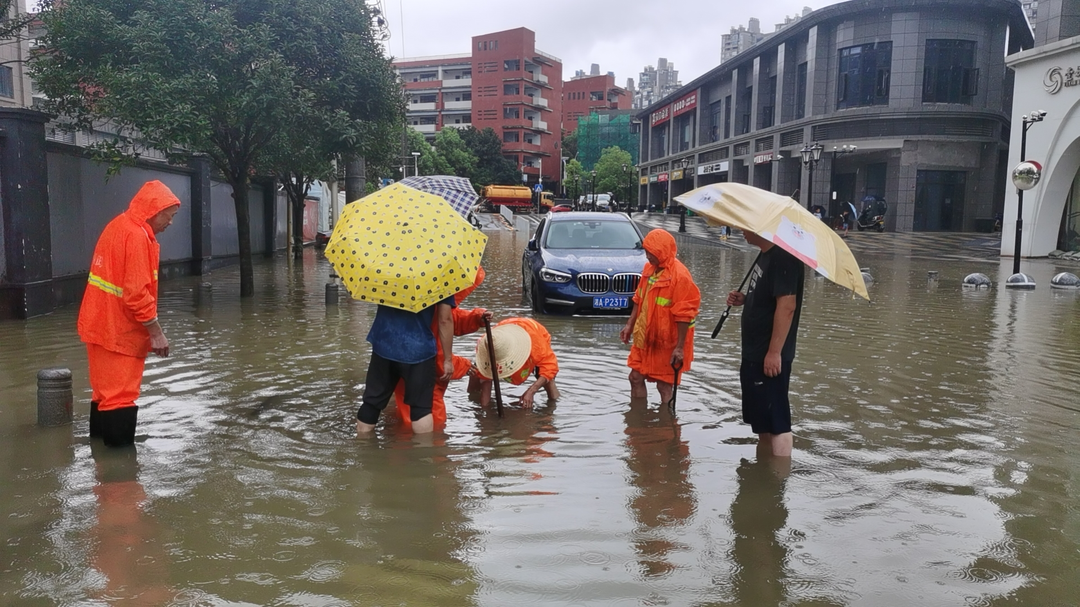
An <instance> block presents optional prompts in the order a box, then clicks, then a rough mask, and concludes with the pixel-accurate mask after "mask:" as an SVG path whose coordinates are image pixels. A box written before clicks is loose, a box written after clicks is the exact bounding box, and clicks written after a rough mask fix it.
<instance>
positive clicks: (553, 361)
mask: <svg viewBox="0 0 1080 607" xmlns="http://www.w3.org/2000/svg"><path fill="white" fill-rule="evenodd" d="M491 341H492V342H493V343H494V345H495V364H496V366H497V372H498V374H499V377H500V378H501V379H506V380H507V381H509V382H510V383H511V384H512V385H515V386H520V385H521V384H523V383H525V381H526V380H527V379H529V375H530V374H532V371H533V369H536V370H537V375H538V376H537V378H536V381H535V382H533V384H532V385H531V386H529V387H528V389H526V390H525V393H524V394H522V395H521V406H522V407H524V408H526V409H531V408H532V406H533V398H534V397H535V396H536V393H537V392H539V391H540V389H541V388H543V389H544V390H546V391H547V397H548V399H549V400H556V399H558V398H559V389H558V388H557V387H556V386H555V376H556V375H558V374H559V361H558V359H557V358H555V352H554V351H553V350H552V349H551V334H550V333H548V331H547V329H545V328H544V325H542V324H540V323H538V322H536V321H535V320H533V319H531V318H507V319H506V320H504V321H502V322H500V323H499V324H497V325H495V326H494V327H492V328H491ZM469 375H471V376H473V378H475V379H478V380H479V382H478V384H479V385H471V386H470V392H473V391H475V390H476V389H478V390H479V393H480V405H481V406H487V405H488V403H490V402H491V386H492V373H491V355H490V354H488V343H487V336H486V335H485V336H482V337H480V339H478V340H477V342H476V361H475V363H473V368H472V369H470V370H469ZM470 384H472V382H470Z"/></svg>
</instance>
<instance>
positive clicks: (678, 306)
mask: <svg viewBox="0 0 1080 607" xmlns="http://www.w3.org/2000/svg"><path fill="white" fill-rule="evenodd" d="M643 246H644V247H645V257H646V258H647V259H648V263H647V264H645V268H644V269H643V270H642V272H641V281H640V282H639V283H638V288H637V291H636V292H635V293H634V307H633V310H632V311H631V313H630V318H628V319H627V321H626V326H624V327H623V329H622V331H621V332H620V334H619V337H620V339H622V342H623V343H624V344H625V343H633V345H632V346H631V347H630V355H629V356H628V357H627V359H626V364H627V366H629V367H630V376H629V380H630V397H631V398H644V397H647V396H648V389H647V388H646V386H645V382H655V383H656V389H657V391H658V392H659V393H660V400H661V403H662V404H667V403H668V402H669V401H670V400H671V395H672V388H673V386H674V385H675V384H676V383H677V382H678V381H679V377H680V374H681V373H682V372H685V371H689V370H690V363H691V361H693V360H694V322H695V319H696V318H697V315H698V309H699V308H700V307H701V292H700V291H699V290H698V287H697V284H695V283H694V278H693V277H692V276H691V275H690V270H688V269H687V268H686V266H684V265H683V264H682V262H681V261H679V260H678V259H676V258H675V254H676V253H677V252H678V246H677V245H676V244H675V237H673V236H672V235H671V233H669V232H668V231H667V230H663V229H657V230H653V231H652V232H649V233H648V235H646V236H645V240H644V243H643ZM676 369H678V371H676Z"/></svg>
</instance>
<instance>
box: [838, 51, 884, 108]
mask: <svg viewBox="0 0 1080 607" xmlns="http://www.w3.org/2000/svg"><path fill="white" fill-rule="evenodd" d="M891 72H892V42H878V43H877V44H863V45H861V46H851V47H848V48H842V49H840V70H839V74H838V79H837V87H836V109H838V110H839V109H844V108H849V107H861V106H866V105H888V104H889V85H890V82H889V80H890V75H891Z"/></svg>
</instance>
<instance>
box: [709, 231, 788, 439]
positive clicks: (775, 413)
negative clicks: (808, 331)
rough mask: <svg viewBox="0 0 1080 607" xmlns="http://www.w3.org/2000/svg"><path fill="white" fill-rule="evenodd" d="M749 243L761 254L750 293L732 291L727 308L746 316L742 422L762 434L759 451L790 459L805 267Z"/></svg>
mask: <svg viewBox="0 0 1080 607" xmlns="http://www.w3.org/2000/svg"><path fill="white" fill-rule="evenodd" d="M744 236H745V237H746V242H748V243H750V244H752V245H754V246H756V247H758V248H759V249H761V255H760V256H758V259H757V262H756V263H755V264H754V268H753V270H751V274H750V281H749V287H748V288H747V291H746V294H745V295H744V294H743V293H740V292H739V291H732V292H731V293H729V294H728V298H727V303H728V305H731V306H745V307H744V309H743V315H742V365H741V366H740V367H739V382H740V384H741V385H742V403H743V421H744V422H746V423H748V424H750V427H751V429H753V431H754V433H755V434H757V435H758V451H759V452H761V451H765V452H767V453H772V454H773V455H775V456H779V457H791V443H792V437H791V404H790V403H789V402H788V382H789V380H790V379H791V361H792V360H794V358H795V336H796V334H797V333H798V332H799V312H800V311H801V310H802V299H803V268H804V266H803V263H802V262H801V261H799V260H798V259H796V258H795V257H794V256H792V255H791V254H790V253H788V252H787V251H785V250H783V249H781V248H780V247H777V246H775V245H773V243H771V242H769V241H768V240H765V239H764V238H762V237H761V236H758V235H757V234H755V233H753V232H744Z"/></svg>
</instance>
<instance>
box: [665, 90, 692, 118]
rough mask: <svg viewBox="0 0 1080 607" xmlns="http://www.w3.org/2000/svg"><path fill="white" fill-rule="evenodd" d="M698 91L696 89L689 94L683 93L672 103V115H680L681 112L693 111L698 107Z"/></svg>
mask: <svg viewBox="0 0 1080 607" xmlns="http://www.w3.org/2000/svg"><path fill="white" fill-rule="evenodd" d="M697 101H698V92H697V91H694V92H692V93H690V94H688V95H683V96H682V97H680V98H679V99H677V100H676V101H675V103H672V104H671V115H672V116H678V115H679V114H685V113H686V112H692V111H694V109H696V108H697Z"/></svg>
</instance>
